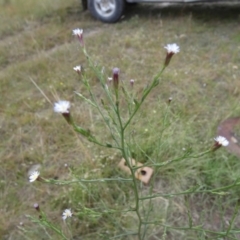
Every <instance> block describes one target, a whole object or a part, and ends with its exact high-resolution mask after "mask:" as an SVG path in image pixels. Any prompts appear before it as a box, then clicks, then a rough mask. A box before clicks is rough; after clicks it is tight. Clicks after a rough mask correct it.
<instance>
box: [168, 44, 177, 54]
mask: <svg viewBox="0 0 240 240" xmlns="http://www.w3.org/2000/svg"><path fill="white" fill-rule="evenodd" d="M164 48H165V49H167V53H169V54H170V53H171V54H176V53H179V52H180V48H179V46H178V45H177V44H176V43H172V44H167V46H165V47H164Z"/></svg>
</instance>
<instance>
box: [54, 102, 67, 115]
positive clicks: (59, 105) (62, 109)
mask: <svg viewBox="0 0 240 240" xmlns="http://www.w3.org/2000/svg"><path fill="white" fill-rule="evenodd" d="M70 106H71V104H70V102H69V101H62V100H60V101H58V102H56V103H54V108H53V110H54V112H56V113H69V109H70Z"/></svg>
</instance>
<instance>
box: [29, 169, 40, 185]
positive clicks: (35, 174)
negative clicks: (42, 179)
mask: <svg viewBox="0 0 240 240" xmlns="http://www.w3.org/2000/svg"><path fill="white" fill-rule="evenodd" d="M39 175H40V172H39V171H34V172H32V173H31V174H30V176H29V182H34V181H36V180H37V179H38V177H39Z"/></svg>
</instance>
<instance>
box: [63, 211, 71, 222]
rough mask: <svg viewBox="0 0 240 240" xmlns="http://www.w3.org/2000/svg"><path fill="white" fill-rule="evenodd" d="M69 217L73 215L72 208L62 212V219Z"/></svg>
mask: <svg viewBox="0 0 240 240" xmlns="http://www.w3.org/2000/svg"><path fill="white" fill-rule="evenodd" d="M68 217H72V212H71V209H65V210H64V211H63V214H62V219H63V220H66V219H67V218H68Z"/></svg>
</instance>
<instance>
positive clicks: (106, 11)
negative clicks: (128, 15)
mask: <svg viewBox="0 0 240 240" xmlns="http://www.w3.org/2000/svg"><path fill="white" fill-rule="evenodd" d="M124 9H125V0H88V10H89V11H90V13H91V14H92V16H93V17H94V18H96V19H98V20H100V21H102V22H105V23H114V22H117V21H118V20H119V19H120V17H121V16H122V14H123V12H124Z"/></svg>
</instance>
